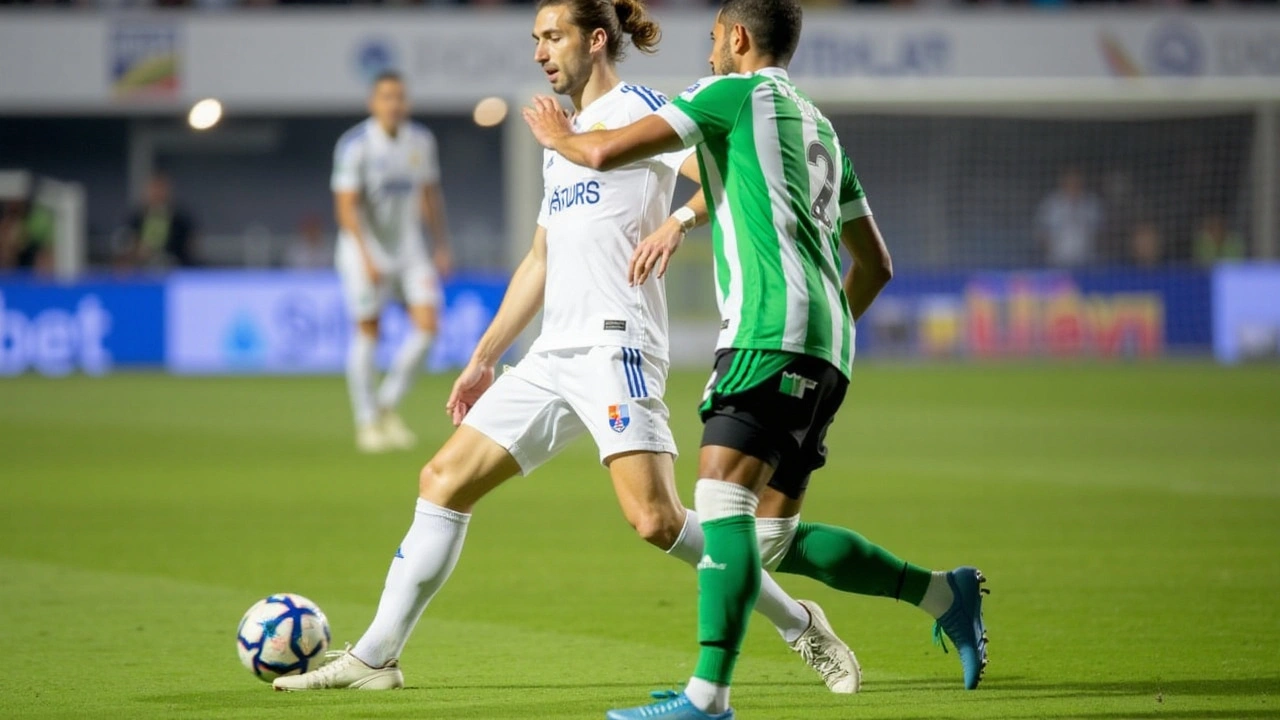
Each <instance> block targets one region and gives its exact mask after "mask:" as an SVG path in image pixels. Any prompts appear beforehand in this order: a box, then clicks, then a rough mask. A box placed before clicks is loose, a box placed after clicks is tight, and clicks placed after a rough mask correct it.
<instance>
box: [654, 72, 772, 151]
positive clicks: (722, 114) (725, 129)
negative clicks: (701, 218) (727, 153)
mask: <svg viewBox="0 0 1280 720" xmlns="http://www.w3.org/2000/svg"><path fill="white" fill-rule="evenodd" d="M758 84H759V81H758V80H757V79H755V78H754V77H752V76H750V75H719V76H715V77H705V78H702V79H701V80H699V81H698V82H696V83H694V84H693V85H692V86H690V87H689V89H688V90H685V91H684V92H683V93H681V95H680V97H678V98H676V99H675V100H672V101H671V102H670V103H668V104H666V105H663V106H662V107H661V108H659V109H658V115H660V116H661V117H662V119H664V120H666V121H667V122H668V123H669V124H670V125H671V127H672V128H673V129H674V130H675V131H676V134H678V135H679V136H680V140H681V142H683V143H684V146H685V147H693V146H694V145H697V144H698V143H700V142H702V141H703V140H706V139H708V138H717V137H723V136H725V135H727V134H729V131H730V130H732V129H733V127H734V125H736V124H737V122H738V116H739V115H740V114H741V113H742V107H743V105H745V104H746V102H747V99H748V98H750V97H751V91H752V90H753V89H754V88H755V86H756V85H758Z"/></svg>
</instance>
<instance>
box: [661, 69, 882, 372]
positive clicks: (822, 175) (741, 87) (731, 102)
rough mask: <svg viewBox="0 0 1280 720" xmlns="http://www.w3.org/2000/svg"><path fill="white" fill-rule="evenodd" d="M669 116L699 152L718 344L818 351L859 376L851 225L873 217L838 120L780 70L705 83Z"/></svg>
mask: <svg viewBox="0 0 1280 720" xmlns="http://www.w3.org/2000/svg"><path fill="white" fill-rule="evenodd" d="M658 114H659V115H661V116H662V117H663V118H664V119H665V120H666V121H667V122H668V123H670V124H671V127H672V128H674V129H675V131H676V132H677V133H678V134H679V135H680V138H681V139H682V140H683V142H684V145H685V147H689V146H692V145H697V146H698V165H699V167H700V169H701V174H702V188H703V193H704V194H705V196H706V199H707V206H708V208H709V209H710V211H711V236H712V241H713V245H714V250H715V277H716V286H717V288H718V290H719V292H718V299H719V303H720V314H721V319H722V321H721V332H720V338H719V341H718V344H717V347H719V348H737V349H752V350H777V351H784V352H792V353H801V354H804V355H812V356H814V357H818V358H822V359H823V360H826V361H827V362H829V363H831V364H832V365H834V366H836V367H837V368H839V369H840V371H841V372H842V373H844V375H845V376H846V377H847V376H848V375H849V373H850V370H851V368H852V365H853V344H854V342H853V341H854V334H853V333H854V330H853V319H852V317H851V316H850V314H849V303H848V301H847V300H846V299H845V296H844V292H843V290H842V285H841V273H840V226H841V222H842V221H845V220H850V219H853V218H858V217H864V216H866V215H870V214H871V210H870V208H869V207H868V205H867V200H866V194H865V193H864V192H863V191H862V186H861V184H860V183H859V182H858V176H857V175H856V174H855V173H854V171H853V164H852V163H851V162H850V161H849V157H848V155H847V154H846V153H845V152H844V148H843V147H842V146H841V145H840V139H839V138H838V137H836V133H835V130H834V129H833V128H832V127H831V122H830V121H829V120H827V118H826V117H825V116H823V114H822V112H821V111H820V110H818V108H817V107H816V106H815V105H814V104H813V102H812V101H810V100H809V98H807V97H805V95H804V93H802V92H800V90H799V89H797V88H796V86H795V85H793V84H792V83H791V80H790V79H789V78H788V77H787V73H786V71H785V70H783V69H781V68H776V67H772V68H766V69H764V70H760V71H759V72H755V73H752V74H750V75H721V76H715V77H708V78H703V79H702V80H699V81H698V82H697V83H695V84H694V85H693V87H690V88H689V89H688V90H686V91H685V92H684V94H683V95H681V96H680V97H679V98H677V99H676V100H673V101H672V102H671V103H670V104H668V105H666V106H664V107H662V108H661V109H660V110H658Z"/></svg>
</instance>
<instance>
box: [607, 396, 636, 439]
mask: <svg viewBox="0 0 1280 720" xmlns="http://www.w3.org/2000/svg"><path fill="white" fill-rule="evenodd" d="M630 424H631V411H630V409H629V408H628V407H627V404H626V403H621V404H619V405H610V406H609V427H611V428H613V431H614V432H618V433H620V432H622V431H623V430H626V429H627V426H628V425H630Z"/></svg>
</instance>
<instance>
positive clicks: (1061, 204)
mask: <svg viewBox="0 0 1280 720" xmlns="http://www.w3.org/2000/svg"><path fill="white" fill-rule="evenodd" d="M1101 228H1102V202H1101V201H1100V200H1098V196H1097V195H1094V194H1093V193H1091V192H1089V191H1087V190H1086V189H1085V185H1084V173H1082V172H1081V171H1080V169H1079V168H1074V167H1072V168H1067V169H1066V170H1065V171H1063V173H1062V176H1061V178H1060V179H1059V181H1058V189H1056V190H1054V191H1053V192H1051V193H1049V195H1048V196H1047V197H1045V199H1044V200H1042V201H1041V202H1040V208H1039V210H1037V211H1036V233H1037V236H1038V239H1039V241H1040V243H1041V245H1042V246H1043V248H1044V251H1045V257H1046V260H1047V261H1048V263H1049V265H1051V266H1053V267H1059V268H1074V267H1082V266H1085V265H1088V264H1090V263H1092V262H1094V260H1095V259H1096V258H1097V243H1098V231H1099V230H1100V229H1101Z"/></svg>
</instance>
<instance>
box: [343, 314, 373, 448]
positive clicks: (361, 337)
mask: <svg viewBox="0 0 1280 720" xmlns="http://www.w3.org/2000/svg"><path fill="white" fill-rule="evenodd" d="M377 349H378V340H377V338H373V337H369V336H368V335H365V334H364V333H362V332H359V331H356V333H355V335H353V336H352V338H351V347H350V348H348V349H347V391H348V392H350V393H351V409H352V411H353V412H354V413H355V416H356V426H357V427H361V426H364V425H368V424H369V423H372V422H373V421H374V420H377V419H378V408H377V405H375V404H374V401H373V376H374V372H375V371H376V368H375V367H374V365H375V358H374V353H375V352H376V351H377Z"/></svg>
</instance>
